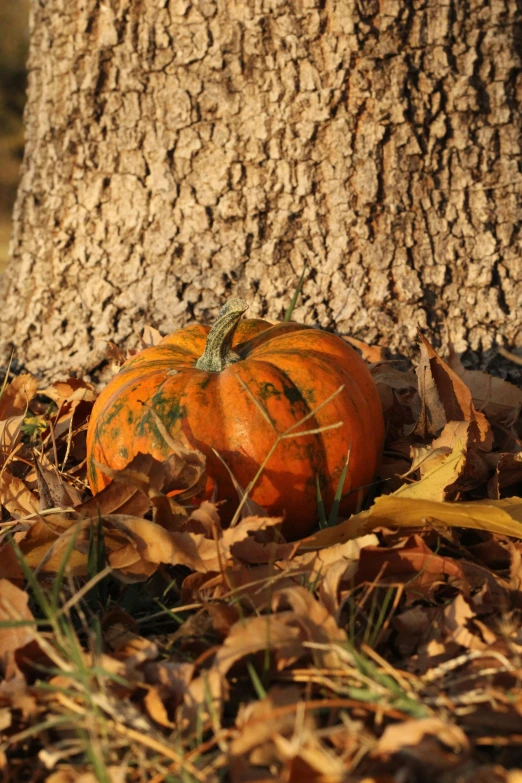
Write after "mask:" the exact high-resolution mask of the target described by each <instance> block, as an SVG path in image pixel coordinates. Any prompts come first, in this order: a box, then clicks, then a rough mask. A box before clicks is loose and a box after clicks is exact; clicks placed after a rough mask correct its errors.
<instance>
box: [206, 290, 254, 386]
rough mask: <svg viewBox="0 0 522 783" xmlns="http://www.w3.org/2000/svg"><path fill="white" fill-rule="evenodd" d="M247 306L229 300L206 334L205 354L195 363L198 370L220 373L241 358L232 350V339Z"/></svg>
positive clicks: (240, 302) (242, 302)
mask: <svg viewBox="0 0 522 783" xmlns="http://www.w3.org/2000/svg"><path fill="white" fill-rule="evenodd" d="M247 309H248V305H247V303H246V302H244V301H243V299H237V298H234V299H229V300H228V302H227V303H226V305H225V306H224V307H223V308H222V309H221V311H220V313H219V315H218V317H217V321H216V323H215V324H214V326H213V327H212V329H211V330H210V332H209V333H208V337H207V343H206V345H205V353H204V354H203V356H200V357H199V359H198V360H197V362H196V367H197V368H198V369H199V370H206V371H207V372H221V371H222V370H225V369H226V368H227V367H230V365H231V364H234V362H238V361H239V359H240V358H241V357H240V356H238V354H237V353H236V352H235V351H233V350H232V339H233V337H234V332H235V331H236V327H237V325H238V323H239V320H240V318H241V316H242V315H243V313H244V312H245V310H247Z"/></svg>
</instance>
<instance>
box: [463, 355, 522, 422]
mask: <svg viewBox="0 0 522 783" xmlns="http://www.w3.org/2000/svg"><path fill="white" fill-rule="evenodd" d="M448 365H449V366H450V367H451V369H452V370H453V371H454V372H455V373H456V374H457V375H458V376H459V378H461V379H462V380H463V382H464V383H465V384H466V386H467V387H468V389H469V390H470V392H471V394H472V396H473V402H474V404H475V406H476V408H477V409H478V410H480V411H482V413H484V414H485V415H486V416H487V417H488V419H489V420H490V421H494V422H502V423H503V424H505V425H506V426H510V425H511V424H512V423H513V422H514V421H515V420H516V419H517V418H518V416H519V415H520V410H521V408H522V389H519V388H518V386H515V385H514V384H512V383H509V381H505V380H504V379H503V378H498V377H496V376H494V375H489V374H488V373H485V372H482V371H480V370H467V369H466V368H465V367H464V366H463V364H462V362H461V361H460V359H459V357H458V356H457V354H456V353H455V352H454V350H453V349H452V348H450V353H449V358H448Z"/></svg>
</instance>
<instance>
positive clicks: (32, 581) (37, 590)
mask: <svg viewBox="0 0 522 783" xmlns="http://www.w3.org/2000/svg"><path fill="white" fill-rule="evenodd" d="M6 538H7V540H8V541H9V543H10V544H11V546H12V547H13V551H14V553H15V555H16V559H17V560H18V563H19V565H20V568H21V569H22V573H23V575H24V576H25V578H26V581H27V584H28V585H29V587H30V588H31V590H32V592H33V595H34V597H35V600H36V602H37V603H38V605H39V607H40V609H41V610H42V612H43V613H44V614H45V616H46V617H47V618H48V620H50V621H51V622H53V621H54V619H55V614H56V612H55V611H54V610H53V607H52V606H51V604H50V603H49V601H48V600H47V597H46V595H45V593H44V591H43V590H42V588H41V587H40V585H39V584H38V580H37V578H36V577H35V575H34V574H33V572H32V570H31V568H30V566H29V565H28V563H27V560H26V559H25V557H24V555H23V552H22V550H21V549H20V547H19V546H18V544H17V543H16V541H15V540H14V538H13V537H12V535H11V534H10V533H7V535H6Z"/></svg>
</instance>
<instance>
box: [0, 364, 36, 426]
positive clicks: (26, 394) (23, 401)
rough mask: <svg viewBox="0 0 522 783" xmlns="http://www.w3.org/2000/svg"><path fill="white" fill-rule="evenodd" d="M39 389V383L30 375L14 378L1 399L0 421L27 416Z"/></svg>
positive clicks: (25, 374)
mask: <svg viewBox="0 0 522 783" xmlns="http://www.w3.org/2000/svg"><path fill="white" fill-rule="evenodd" d="M37 389H38V381H37V380H36V378H35V377H34V376H33V375H30V374H29V373H24V374H22V375H18V376H17V377H16V378H14V379H13V380H12V381H11V383H10V384H8V385H7V386H6V388H5V389H4V391H3V394H2V396H1V397H0V421H5V419H9V418H11V417H13V416H19V415H23V414H25V412H26V411H27V408H28V405H29V403H30V402H31V400H32V399H33V397H34V395H35V394H36V391H37Z"/></svg>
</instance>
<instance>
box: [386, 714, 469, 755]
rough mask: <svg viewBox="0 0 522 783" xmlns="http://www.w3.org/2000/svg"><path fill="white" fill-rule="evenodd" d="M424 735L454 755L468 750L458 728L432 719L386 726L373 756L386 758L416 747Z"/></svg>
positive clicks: (464, 737)
mask: <svg viewBox="0 0 522 783" xmlns="http://www.w3.org/2000/svg"><path fill="white" fill-rule="evenodd" d="M426 735H429V736H432V737H434V738H435V739H437V740H438V742H440V743H442V744H443V745H446V746H447V747H448V748H451V750H453V751H454V752H455V753H462V752H463V751H466V750H467V749H468V748H469V741H468V739H467V737H466V735H465V734H464V732H463V731H462V729H461V728H459V726H456V725H455V724H454V723H449V722H448V721H444V720H442V719H441V718H437V717H433V718H420V719H418V720H408V721H404V722H402V723H395V724H392V725H391V726H386V728H385V729H384V732H383V734H382V736H381V738H380V739H379V741H378V743H377V747H376V748H375V750H374V751H373V755H376V756H383V757H385V758H388V757H389V756H391V755H392V754H393V753H397V752H398V751H400V750H402V749H403V748H407V747H411V746H412V745H417V744H418V743H419V742H420V741H421V740H422V739H423V738H424V737H425V736H426Z"/></svg>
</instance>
